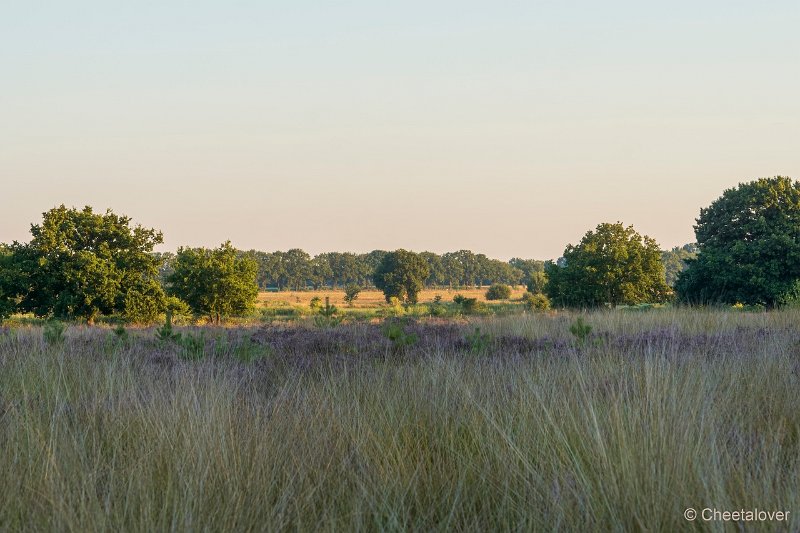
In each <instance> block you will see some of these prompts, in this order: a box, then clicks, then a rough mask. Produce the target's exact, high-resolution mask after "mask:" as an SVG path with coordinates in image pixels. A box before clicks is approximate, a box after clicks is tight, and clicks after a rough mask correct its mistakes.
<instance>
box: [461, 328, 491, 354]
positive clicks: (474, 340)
mask: <svg viewBox="0 0 800 533" xmlns="http://www.w3.org/2000/svg"><path fill="white" fill-rule="evenodd" d="M465 340H466V341H467V345H468V346H469V351H470V352H471V353H473V354H476V355H477V354H482V353H485V352H486V351H487V350H488V349H489V345H490V344H491V342H492V336H491V335H489V334H488V333H481V328H478V327H476V328H475V331H474V332H472V333H469V334H467V336H466V338H465Z"/></svg>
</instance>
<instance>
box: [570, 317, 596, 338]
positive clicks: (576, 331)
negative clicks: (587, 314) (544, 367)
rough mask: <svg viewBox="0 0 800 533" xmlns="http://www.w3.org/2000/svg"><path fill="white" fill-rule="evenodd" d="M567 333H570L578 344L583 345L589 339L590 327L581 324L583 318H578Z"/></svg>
mask: <svg viewBox="0 0 800 533" xmlns="http://www.w3.org/2000/svg"><path fill="white" fill-rule="evenodd" d="M569 332H570V333H572V335H573V336H574V337H575V339H576V340H577V341H578V342H579V343H581V344H585V343H586V340H587V339H588V338H589V334H590V333H591V332H592V326H590V325H589V324H585V323H584V322H583V317H580V316H579V317H578V318H576V319H575V322H573V323H572V325H571V326H570V327H569Z"/></svg>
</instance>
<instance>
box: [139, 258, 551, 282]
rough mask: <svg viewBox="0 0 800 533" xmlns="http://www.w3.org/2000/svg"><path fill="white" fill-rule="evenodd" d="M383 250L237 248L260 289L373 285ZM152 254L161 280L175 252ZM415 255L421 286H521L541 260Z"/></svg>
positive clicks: (536, 270) (540, 269) (537, 269)
mask: <svg viewBox="0 0 800 533" xmlns="http://www.w3.org/2000/svg"><path fill="white" fill-rule="evenodd" d="M388 253H389V252H388V251H385V250H373V251H371V252H369V253H363V254H356V253H352V252H325V253H321V254H318V255H316V256H311V255H310V254H309V253H308V252H305V251H304V250H301V249H299V248H293V249H291V250H287V251H285V252H283V251H276V252H262V251H258V250H249V251H240V252H239V254H240V255H241V256H242V257H247V258H250V259H252V260H253V261H255V263H256V265H257V269H256V282H257V284H258V287H259V289H260V290H262V291H266V290H295V291H299V290H306V289H321V288H331V289H343V288H344V287H346V286H347V285H358V286H360V287H364V288H369V287H375V282H374V279H373V276H374V274H375V271H376V270H377V268H378V266H379V265H380V264H381V262H382V261H383V259H384V258H385V257H386V255H387V254H388ZM155 255H156V257H157V258H158V260H159V262H160V265H161V267H160V270H161V273H162V277H164V278H165V279H166V277H167V276H168V275H169V273H170V271H171V268H172V262H173V261H174V259H175V254H173V253H159V254H155ZM418 255H419V256H420V258H421V259H422V260H423V261H425V263H426V264H427V266H428V274H427V276H426V277H425V279H424V280H423V282H422V284H423V286H424V287H426V288H464V287H482V286H488V285H491V284H493V283H505V284H509V285H526V284H527V283H528V281H529V280H530V279H531V276H532V275H533V274H534V273H541V272H543V271H544V261H537V260H534V259H519V258H514V259H511V260H510V261H508V262H505V261H500V260H499V259H489V258H488V257H486V255H484V254H476V253H474V252H472V251H470V250H459V251H456V252H448V253H445V254H442V255H439V254H435V253H433V252H420V253H418Z"/></svg>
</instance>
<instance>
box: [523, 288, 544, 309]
mask: <svg viewBox="0 0 800 533" xmlns="http://www.w3.org/2000/svg"><path fill="white" fill-rule="evenodd" d="M522 303H523V305H525V307H526V308H527V309H528V310H529V311H547V310H548V309H550V299H549V298H548V297H547V296H545V295H544V294H532V293H530V292H526V293H525V294H524V295H523V296H522Z"/></svg>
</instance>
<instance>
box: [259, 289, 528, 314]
mask: <svg viewBox="0 0 800 533" xmlns="http://www.w3.org/2000/svg"><path fill="white" fill-rule="evenodd" d="M487 290H488V287H483V288H480V289H475V288H472V289H463V290H455V289H453V290H450V289H425V290H423V291H422V292H420V294H419V303H422V304H424V303H428V302H432V301H433V299H434V298H435V297H436V296H437V295H439V296H441V297H442V301H445V302H449V301H452V300H453V296H455V295H456V294H461V295H463V296H466V297H467V298H477V299H478V301H482V302H485V301H486V291H487ZM525 290H526V289H525V287H522V286H518V287H514V288H513V289H512V292H511V299H512V300H514V299H519V298H521V297H522V295H523V294H525ZM315 296H316V297H318V298H320V299H322V301H323V302H324V301H325V297H326V296H327V297H330V299H331V304H333V305H337V306H347V304H346V303H345V301H344V290H343V289H335V290H334V289H328V290H319V291H278V292H272V291H262V292H259V293H258V303H259V305H261V306H275V305H308V303H309V302H310V301H311V299H312V298H314V297H315ZM382 305H386V298H384V296H383V293H382V292H381V291H379V290H375V289H370V290H366V289H365V290H363V291H361V293H359V295H358V299H357V300H356V301H355V302H354V305H353V307H355V308H360V309H370V308H376V307H380V306H382Z"/></svg>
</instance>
